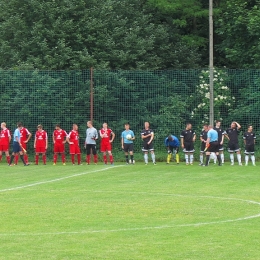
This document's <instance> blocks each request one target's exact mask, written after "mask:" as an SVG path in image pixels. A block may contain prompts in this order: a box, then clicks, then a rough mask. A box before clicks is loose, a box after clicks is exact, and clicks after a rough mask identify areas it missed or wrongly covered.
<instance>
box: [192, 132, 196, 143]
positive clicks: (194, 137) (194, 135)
mask: <svg viewBox="0 0 260 260" xmlns="http://www.w3.org/2000/svg"><path fill="white" fill-rule="evenodd" d="M192 141H193V142H195V141H196V134H195V133H194V134H193V138H192Z"/></svg>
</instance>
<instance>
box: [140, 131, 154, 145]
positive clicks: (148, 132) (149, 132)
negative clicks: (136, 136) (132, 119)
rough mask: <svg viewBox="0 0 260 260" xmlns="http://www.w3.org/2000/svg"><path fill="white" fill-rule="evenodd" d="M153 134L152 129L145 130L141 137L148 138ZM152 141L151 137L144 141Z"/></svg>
mask: <svg viewBox="0 0 260 260" xmlns="http://www.w3.org/2000/svg"><path fill="white" fill-rule="evenodd" d="M151 133H153V130H152V129H150V128H149V129H144V130H143V131H142V132H141V135H143V136H147V135H149V134H151ZM150 140H151V136H149V137H147V138H144V139H143V141H144V142H145V143H148V142H149V141H150Z"/></svg>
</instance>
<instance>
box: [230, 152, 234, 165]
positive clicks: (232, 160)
mask: <svg viewBox="0 0 260 260" xmlns="http://www.w3.org/2000/svg"><path fill="white" fill-rule="evenodd" d="M229 156H230V161H231V163H232V164H233V163H234V154H233V153H231V154H230V155H229Z"/></svg>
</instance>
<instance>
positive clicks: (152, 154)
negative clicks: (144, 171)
mask: <svg viewBox="0 0 260 260" xmlns="http://www.w3.org/2000/svg"><path fill="white" fill-rule="evenodd" d="M151 157H152V160H153V163H155V154H154V153H151Z"/></svg>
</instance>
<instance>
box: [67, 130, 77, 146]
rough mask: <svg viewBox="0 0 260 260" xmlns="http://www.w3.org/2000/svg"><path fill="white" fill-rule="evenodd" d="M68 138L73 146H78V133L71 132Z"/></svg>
mask: <svg viewBox="0 0 260 260" xmlns="http://www.w3.org/2000/svg"><path fill="white" fill-rule="evenodd" d="M68 138H69V140H70V142H72V143H74V145H79V133H78V131H75V130H71V131H70V133H69V134H68Z"/></svg>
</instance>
